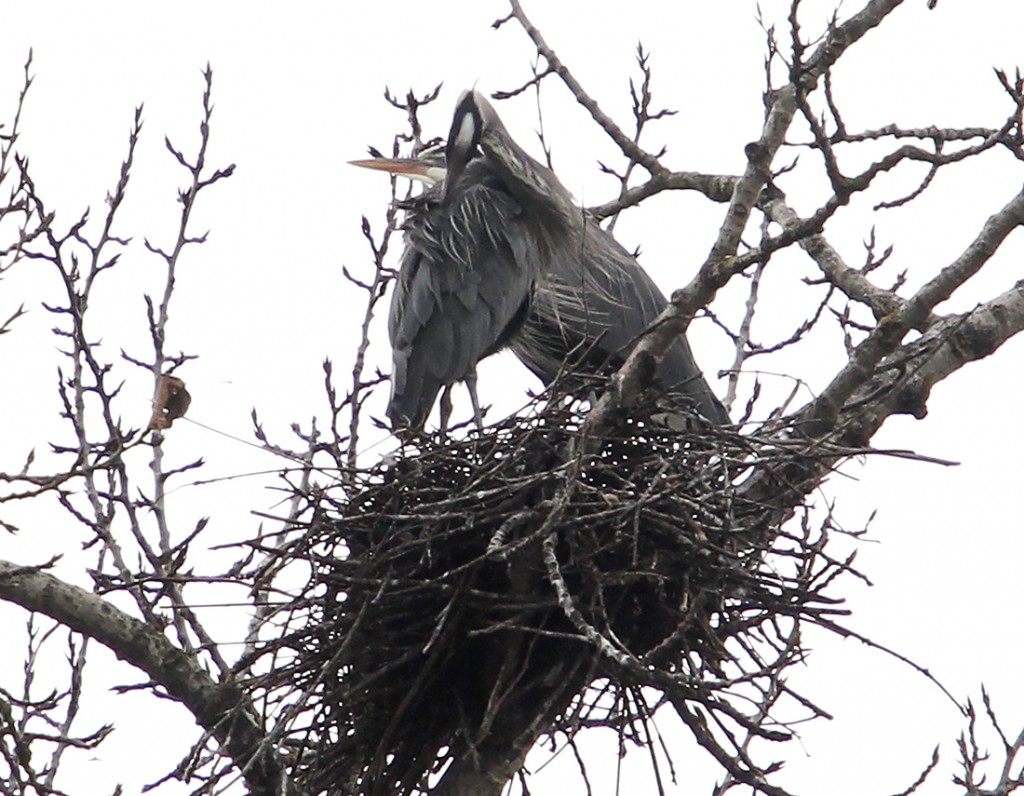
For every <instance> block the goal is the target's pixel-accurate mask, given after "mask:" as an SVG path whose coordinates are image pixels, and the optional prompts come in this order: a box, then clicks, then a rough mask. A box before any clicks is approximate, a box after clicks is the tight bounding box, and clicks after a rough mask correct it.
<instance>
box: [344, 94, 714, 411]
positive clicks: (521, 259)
mask: <svg viewBox="0 0 1024 796" xmlns="http://www.w3.org/2000/svg"><path fill="white" fill-rule="evenodd" d="M356 163H357V165H362V166H367V167H369V168H376V169H382V170H386V171H390V172H392V173H400V174H405V175H408V176H411V177H416V178H418V179H421V180H423V181H424V182H426V183H427V184H428V185H430V186H432V187H430V188H428V190H427V191H425V192H424V193H423V194H422V195H421V196H419V197H417V198H415V199H412V200H410V201H408V202H406V203H404V205H405V208H406V212H407V215H406V221H405V225H404V228H405V241H406V251H405V254H404V256H403V258H402V264H401V268H400V273H399V278H398V284H397V287H396V289H395V293H394V296H393V298H392V303H391V315H390V318H389V332H390V336H391V343H392V348H393V352H394V354H393V361H394V372H393V375H392V396H391V403H390V405H389V408H388V415H389V417H390V418H391V420H392V423H394V424H396V425H399V426H401V425H408V426H412V427H419V426H421V425H422V423H423V421H424V420H425V418H426V416H427V414H428V413H429V412H430V409H431V407H432V406H433V404H434V401H435V400H436V398H437V394H438V392H439V391H440V390H441V389H442V388H446V387H450V385H452V384H454V383H455V382H457V381H466V382H467V385H468V386H469V387H470V395H471V397H472V398H473V402H474V409H475V410H477V411H478V409H477V405H476V396H475V389H474V385H475V381H474V380H475V369H476V364H477V363H478V362H479V361H480V360H481V359H483V358H485V357H487V356H489V355H490V354H492V353H494V352H496V351H498V350H500V349H501V348H503V347H505V346H506V345H508V346H510V347H511V349H512V350H513V352H515V354H516V355H517V356H518V357H519V358H520V359H521V360H522V361H523V363H524V364H526V366H527V367H528V368H529V369H530V370H531V371H533V373H534V374H536V375H537V377H538V378H540V379H541V381H543V382H544V383H545V384H550V383H551V382H552V381H554V379H555V378H556V377H557V376H558V375H559V374H562V373H565V372H566V370H569V371H574V372H576V373H579V374H582V375H584V376H586V375H589V374H593V373H595V372H597V371H598V370H601V369H609V368H614V367H617V366H618V365H619V364H621V363H622V362H623V361H624V359H625V357H626V355H628V353H629V350H630V348H631V346H632V345H633V343H634V342H635V341H636V339H637V337H638V336H639V335H640V334H641V333H642V332H643V331H644V330H645V329H646V328H647V327H648V326H649V325H650V324H651V323H652V322H653V321H654V320H655V319H656V318H657V316H658V314H659V313H660V312H661V311H662V309H664V307H665V306H666V304H667V300H666V299H665V296H664V294H663V293H662V292H661V291H660V290H659V289H658V287H657V285H655V284H654V282H653V280H652V279H651V278H650V276H649V275H648V274H647V272H646V271H644V270H643V269H642V268H641V267H640V265H639V263H637V261H636V259H635V258H633V257H632V256H631V255H630V254H629V253H628V252H626V251H625V249H623V248H622V247H621V246H620V245H619V244H618V243H617V242H616V241H615V239H614V238H612V237H611V235H609V234H608V233H607V232H605V231H604V230H602V229H601V228H600V227H599V226H597V224H596V223H594V222H593V221H590V220H588V219H587V218H586V217H585V214H584V212H583V210H582V209H580V208H579V207H577V206H576V205H575V203H574V202H573V200H572V197H571V195H570V194H569V192H568V191H567V190H566V189H565V187H564V186H563V185H562V184H561V182H559V180H558V178H557V177H556V176H555V175H554V174H553V173H552V172H551V170H550V169H548V168H546V167H545V166H543V165H542V164H540V163H538V162H537V161H536V160H534V159H533V158H531V157H530V156H529V155H528V154H527V153H526V152H525V151H523V150H522V149H521V148H520V147H519V146H518V145H517V144H516V143H515V142H514V141H513V140H512V138H511V137H510V136H509V135H508V133H507V131H506V130H505V128H504V125H502V123H501V120H500V119H499V118H498V116H497V114H496V112H495V111H494V109H493V108H492V107H491V105H490V103H488V102H487V100H486V99H484V97H483V96H482V95H480V94H479V93H477V92H475V91H468V92H465V93H464V94H463V95H462V97H461V98H460V99H459V102H458V103H457V105H456V109H455V113H454V115H453V120H452V126H451V131H450V133H449V137H448V142H447V146H446V149H445V151H444V154H443V157H442V156H441V153H440V152H439V151H438V152H434V153H431V154H426V155H422V156H421V157H420V158H415V159H403V160H389V159H383V158H377V159H374V160H368V161H356ZM655 381H656V384H657V386H658V387H660V388H661V389H662V390H665V391H670V392H673V393H677V394H680V395H681V396H683V400H684V401H685V402H686V403H689V404H691V405H692V406H693V407H695V408H696V409H697V410H698V411H699V412H700V413H701V414H702V415H704V417H706V418H707V419H708V420H711V421H713V422H715V423H720V424H725V423H728V422H729V417H728V414H727V413H726V411H725V408H724V407H723V406H722V404H721V402H720V401H719V400H718V398H717V397H716V396H715V394H714V393H713V392H712V390H711V389H710V387H709V386H708V384H707V382H706V381H705V380H704V377H703V375H702V374H701V372H700V369H699V368H698V367H697V365H696V362H695V360H694V358H693V353H692V352H691V350H690V347H689V344H688V343H687V341H686V340H685V338H683V337H680V338H678V340H676V341H675V342H674V343H673V345H672V346H671V348H670V349H669V350H668V352H667V353H666V355H665V357H664V359H663V360H662V362H661V363H660V365H659V367H658V370H657V372H656V375H655ZM477 420H478V422H479V415H478V416H477Z"/></svg>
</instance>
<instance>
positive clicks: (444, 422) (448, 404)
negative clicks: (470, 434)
mask: <svg viewBox="0 0 1024 796" xmlns="http://www.w3.org/2000/svg"><path fill="white" fill-rule="evenodd" d="M453 386H454V385H452V384H446V385H445V387H444V390H443V391H442V392H441V428H440V429H439V433H440V435H441V439H444V438H445V437H447V436H448V421H449V420H450V419H451V416H452V387H453Z"/></svg>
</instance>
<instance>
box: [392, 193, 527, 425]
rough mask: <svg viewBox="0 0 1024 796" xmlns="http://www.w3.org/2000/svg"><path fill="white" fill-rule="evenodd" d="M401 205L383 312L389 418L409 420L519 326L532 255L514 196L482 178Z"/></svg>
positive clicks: (418, 418)
mask: <svg viewBox="0 0 1024 796" xmlns="http://www.w3.org/2000/svg"><path fill="white" fill-rule="evenodd" d="M404 206H405V209H406V214H407V215H406V220H405V225H404V227H405V244H406V249H405V253H404V255H403V257H402V262H401V266H400V269H399V276H398V280H397V284H396V286H395V292H394V294H393V296H392V299H391V312H390V315H389V317H388V333H389V336H390V338H391V347H392V352H393V353H392V360H393V364H394V369H393V372H392V375H391V401H390V403H389V405H388V417H389V418H390V419H391V421H392V423H393V424H395V425H399V426H401V425H406V426H411V427H413V428H418V427H419V426H421V425H422V424H423V422H424V420H425V419H426V416H427V414H429V412H430V409H431V407H433V405H434V401H435V400H436V399H437V394H438V392H440V390H441V389H442V388H444V387H447V386H449V385H452V384H454V383H455V382H458V381H465V380H467V379H472V378H473V376H474V372H475V369H476V365H477V363H478V362H479V361H480V360H481V359H484V358H485V357H487V356H489V355H490V354H493V353H494V352H496V351H498V350H500V349H501V348H503V347H504V346H505V344H506V343H507V342H508V339H509V337H510V336H511V335H512V334H514V332H515V331H516V330H517V329H518V328H519V326H521V325H522V322H523V319H524V318H525V316H526V313H527V311H528V308H529V303H530V297H531V295H532V292H533V285H534V282H535V280H536V277H537V272H538V270H539V263H538V258H537V251H536V249H537V246H536V244H535V242H534V241H533V240H532V237H531V234H530V230H529V228H528V227H527V226H526V225H525V224H524V223H523V220H522V217H521V213H520V212H519V207H518V205H517V204H516V202H515V201H514V200H512V198H511V197H509V196H508V195H507V194H504V193H502V192H500V191H495V190H493V189H492V188H491V187H489V186H488V185H487V184H486V183H485V182H483V181H481V182H477V183H474V184H472V185H469V186H467V187H466V190H464V191H460V192H459V193H458V195H457V196H456V195H453V196H450V197H448V198H447V199H442V197H441V196H440V191H438V190H432V191H427V192H425V193H424V194H422V195H421V196H419V197H417V198H415V199H413V200H410V201H409V202H407V203H405V204H404Z"/></svg>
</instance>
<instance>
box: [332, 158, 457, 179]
mask: <svg viewBox="0 0 1024 796" xmlns="http://www.w3.org/2000/svg"><path fill="white" fill-rule="evenodd" d="M349 163H350V164H351V165H353V166H359V167H361V168H364V169H373V170H375V171H386V172H388V173H389V174H395V175H397V176H399V177H408V178H410V179H413V180H420V181H421V182H425V183H426V184H427V185H436V184H437V183H439V182H441V181H442V180H443V179H444V175H445V172H444V169H443V168H440V167H439V166H437V165H435V164H432V163H430V162H428V161H426V160H419V159H417V158H370V159H368V160H350V161H349Z"/></svg>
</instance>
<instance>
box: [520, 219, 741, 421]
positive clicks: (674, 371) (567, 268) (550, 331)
mask: <svg viewBox="0 0 1024 796" xmlns="http://www.w3.org/2000/svg"><path fill="white" fill-rule="evenodd" d="M577 247H578V248H577V249H576V250H575V251H566V252H560V253H558V255H557V256H556V257H555V258H554V259H553V261H552V264H551V268H550V270H549V271H548V273H547V274H546V275H545V277H544V278H543V279H542V280H540V281H539V282H538V288H537V291H536V296H535V299H534V303H533V311H532V312H531V314H530V316H529V317H528V319H527V321H526V323H525V324H524V327H523V331H522V332H521V335H520V339H521V341H522V342H521V344H520V346H519V347H517V348H516V352H517V353H518V354H520V357H521V358H522V359H523V360H524V362H526V363H527V366H528V367H530V369H531V370H533V372H534V373H535V374H537V376H538V377H539V378H540V379H541V380H542V381H544V382H546V383H547V382H550V381H552V380H553V379H554V378H555V376H556V375H557V374H558V373H559V371H560V369H561V368H562V365H563V362H565V361H566V360H568V361H569V363H570V364H571V365H574V366H577V367H579V366H583V367H584V368H585V369H586V370H588V371H592V370H598V369H601V368H605V367H618V366H619V365H621V364H622V362H623V361H624V360H625V357H626V356H627V355H628V353H629V351H630V349H631V348H632V346H633V344H634V343H635V342H636V339H637V337H639V335H640V334H642V333H643V332H644V330H645V329H647V328H648V327H649V326H650V325H651V323H653V322H654V320H655V319H656V318H657V317H658V315H659V314H660V313H661V311H662V310H663V309H664V308H665V306H666V305H667V304H668V300H667V299H666V298H665V295H664V294H663V293H662V292H661V290H660V289H659V288H658V286H657V285H656V284H655V283H654V280H652V279H651V277H650V275H649V274H648V273H647V272H646V271H645V270H644V269H643V268H642V267H641V266H640V264H639V263H638V262H637V261H636V259H635V258H634V257H632V256H631V255H630V254H629V253H628V252H627V251H626V250H625V249H624V248H623V247H622V246H621V245H619V243H618V242H617V241H616V240H615V239H614V238H613V237H612V236H611V235H609V234H608V233H607V232H605V231H604V230H603V229H601V228H600V227H598V226H597V225H596V224H592V223H588V224H587V225H586V229H585V232H584V234H583V235H582V236H581V238H580V240H579V243H578V244H577ZM656 381H657V383H658V385H659V386H660V387H661V388H662V389H664V390H669V391H675V392H680V393H683V394H684V395H686V396H687V397H688V398H689V399H690V400H691V401H693V403H694V405H695V406H696V407H697V409H698V410H699V411H700V412H701V414H703V415H704V416H705V417H707V418H708V419H709V420H713V421H715V422H718V423H723V424H724V423H728V422H729V416H728V414H727V413H726V411H725V408H724V407H723V406H722V403H721V402H720V401H719V400H718V398H717V396H716V395H715V394H714V392H713V391H712V390H711V388H710V387H709V386H708V384H707V382H706V381H705V379H704V376H703V374H702V373H701V371H700V368H699V367H698V366H697V363H696V360H695V359H694V357H693V351H692V350H691V349H690V345H689V343H688V342H687V341H686V338H685V337H683V336H680V337H678V338H677V339H676V341H675V342H674V343H673V344H672V346H671V347H670V348H669V350H668V351H667V352H666V354H665V357H664V358H663V359H662V361H661V363H660V365H659V366H658V371H657V374H656Z"/></svg>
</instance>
